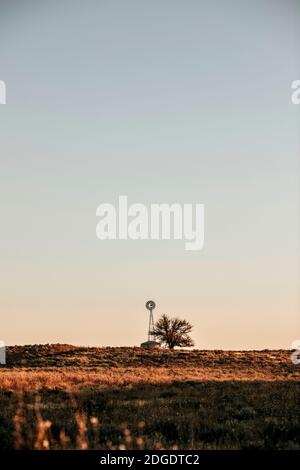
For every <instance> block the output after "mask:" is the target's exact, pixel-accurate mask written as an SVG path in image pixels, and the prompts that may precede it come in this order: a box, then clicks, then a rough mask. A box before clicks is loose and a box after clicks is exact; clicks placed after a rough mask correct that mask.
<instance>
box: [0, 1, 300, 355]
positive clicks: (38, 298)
mask: <svg viewBox="0 0 300 470" xmlns="http://www.w3.org/2000/svg"><path fill="white" fill-rule="evenodd" d="M299 49H300V2H299V1H295V0H293V1H292V0H287V1H282V0H280V1H279V0H272V1H271V0H268V1H266V0H265V1H261V0H260V1H258V0H254V1H252V2H249V1H245V0H244V1H243V0H240V1H237V0H236V1H233V0H226V1H224V0H222V1H221V0H219V1H200V0H198V1H196V0H195V1H191V0H190V1H185V2H184V1H174V0H173V1H171V0H170V1H167V0H165V1H158V0H152V1H151V2H150V1H143V0H139V1H131V0H129V1H126V2H124V1H120V0H119V1H101V0H99V1H91V0H88V1H85V2H79V1H70V0H63V1H51V2H50V1H46V0H44V1H33V0H28V1H26V2H20V1H14V0H10V1H2V0H1V1H0V79H1V80H4V81H5V82H6V85H7V104H6V105H5V106H3V105H1V106H0V159H1V161H0V211H1V212H0V214H1V219H0V220H1V223H0V228H1V244H0V259H1V274H0V276H1V277H0V281H1V292H0V309H1V314H2V322H1V323H2V327H1V338H0V339H2V340H4V341H6V343H9V344H15V343H32V342H38V343H40V342H69V343H74V344H100V345H101V344H103V345H120V344H124V345H134V344H139V343H140V342H141V341H143V340H144V339H145V333H146V326H147V321H146V313H145V309H144V301H145V300H147V299H148V298H152V297H153V298H154V299H155V300H156V302H157V304H158V308H157V311H156V312H155V313H157V314H158V313H162V312H163V313H170V314H176V315H179V316H180V315H181V316H185V317H186V318H187V319H188V320H190V321H191V322H192V323H193V324H194V325H195V331H194V338H195V340H196V346H197V347H199V348H202V347H203V348H227V349H228V348H234V349H237V348H240V349H242V348H265V347H266V348H267V347H270V348H273V347H274V348H275V347H276V348H279V347H283V348H289V347H290V346H291V342H292V341H293V340H294V339H296V338H297V337H299V335H300V329H299V323H300V322H299V307H300V299H299V282H300V273H299V235H300V233H299V232H300V230H299V213H300V211H299V209H300V208H299V183H300V181H299V150H300V132H299V125H300V106H296V105H292V104H291V99H290V95H291V89H290V86H291V82H292V81H293V80H295V79H300V54H299V52H300V51H299ZM119 194H126V195H128V198H129V202H130V201H131V202H141V203H145V204H149V203H151V202H167V203H172V202H182V203H186V202H199V203H204V204H205V207H206V229H205V247H204V250H203V251H201V252H199V253H198V252H186V251H184V245H183V242H180V241H176V242H174V241H173V242H172V241H170V242H167V241H139V242H136V241H135V242H133V241H122V242H118V241H117V242H101V241H99V240H97V239H96V236H95V227H96V223H97V219H96V217H95V211H96V207H97V206H98V205H99V204H100V203H101V202H116V201H117V198H118V195H119Z"/></svg>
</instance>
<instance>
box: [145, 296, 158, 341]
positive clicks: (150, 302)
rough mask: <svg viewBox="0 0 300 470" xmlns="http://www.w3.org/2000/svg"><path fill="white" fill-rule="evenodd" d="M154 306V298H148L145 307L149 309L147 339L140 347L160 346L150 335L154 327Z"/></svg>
mask: <svg viewBox="0 0 300 470" xmlns="http://www.w3.org/2000/svg"><path fill="white" fill-rule="evenodd" d="M155 307H156V304H155V302H154V300H148V301H147V302H146V309H147V310H148V311H149V325H148V341H145V342H144V343H142V344H141V348H146V349H154V348H159V347H160V343H158V342H157V341H155V339H154V338H153V335H152V331H153V329H154V318H153V310H154V309H155Z"/></svg>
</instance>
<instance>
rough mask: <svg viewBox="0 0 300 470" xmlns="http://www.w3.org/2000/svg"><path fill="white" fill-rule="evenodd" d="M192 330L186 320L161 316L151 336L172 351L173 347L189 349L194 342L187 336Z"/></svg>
mask: <svg viewBox="0 0 300 470" xmlns="http://www.w3.org/2000/svg"><path fill="white" fill-rule="evenodd" d="M192 328H193V326H192V325H191V324H190V323H189V322H188V321H186V320H180V319H179V318H170V317H168V315H162V316H161V317H160V318H159V319H158V320H157V322H156V323H155V325H154V329H153V330H152V332H151V334H152V335H153V336H154V337H155V338H156V339H157V340H158V341H159V342H160V343H162V344H166V345H167V346H168V347H169V348H170V349H174V347H175V346H179V347H191V346H194V341H193V340H192V338H191V337H190V336H189V333H190V332H191V331H192Z"/></svg>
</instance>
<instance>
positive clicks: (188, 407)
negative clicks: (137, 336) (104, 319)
mask: <svg viewBox="0 0 300 470" xmlns="http://www.w3.org/2000/svg"><path fill="white" fill-rule="evenodd" d="M290 355H291V351H285V350H277V351H270V350H265V351H238V352H237V351H235V352H233V351H200V350H193V351H185V350H174V351H169V350H166V349H161V350H152V351H147V350H143V349H141V348H85V347H75V346H69V345H59V344H58V345H43V346H39V345H32V346H14V347H9V348H7V364H6V365H5V366H0V449H49V448H50V449H74V448H77V449H117V448H121V449H132V448H133V449H154V448H164V449H172V448H173V449H175V448H179V449H253V448H254V449H300V406H299V405H300V393H299V392H300V389H299V384H300V382H299V377H300V374H299V366H297V365H294V364H293V363H292V362H291V358H290Z"/></svg>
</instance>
